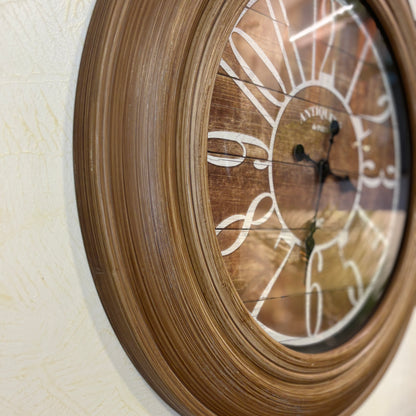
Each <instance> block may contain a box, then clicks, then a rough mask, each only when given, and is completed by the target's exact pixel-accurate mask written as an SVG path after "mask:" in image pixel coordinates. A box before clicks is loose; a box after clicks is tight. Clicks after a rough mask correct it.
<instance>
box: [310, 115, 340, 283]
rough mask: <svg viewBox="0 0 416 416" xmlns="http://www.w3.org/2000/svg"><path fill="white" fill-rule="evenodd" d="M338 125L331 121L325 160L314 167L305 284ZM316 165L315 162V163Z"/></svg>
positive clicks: (329, 172) (336, 122)
mask: <svg viewBox="0 0 416 416" xmlns="http://www.w3.org/2000/svg"><path fill="white" fill-rule="evenodd" d="M339 130H340V128H339V123H338V121H336V120H333V121H332V122H331V125H330V132H331V137H330V139H329V147H328V152H327V156H326V159H322V160H320V161H319V162H318V163H317V164H316V165H317V167H318V181H319V188H318V195H317V198H316V203H315V213H314V216H313V219H312V222H311V225H310V228H309V234H308V235H307V237H306V239H305V250H306V269H305V283H306V273H307V269H308V265H309V260H310V257H311V255H312V252H313V249H314V248H315V238H314V236H315V233H316V230H317V224H316V222H317V216H318V211H319V205H320V203H321V197H322V190H323V186H324V183H325V179H326V178H327V177H328V175H330V174H332V172H331V169H330V167H329V156H330V154H331V150H332V145H333V144H334V138H335V136H336V135H337V134H338V133H339ZM315 163H316V162H315Z"/></svg>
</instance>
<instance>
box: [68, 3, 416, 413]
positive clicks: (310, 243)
mask: <svg viewBox="0 0 416 416" xmlns="http://www.w3.org/2000/svg"><path fill="white" fill-rule="evenodd" d="M370 10H371V12H370ZM398 22H400V25H399V24H398ZM386 39H388V42H386V41H385V40H386ZM414 39H415V33H414V24H413V21H412V20H411V18H409V7H408V4H407V2H405V1H400V2H398V3H397V2H392V1H382V2H374V1H369V2H366V3H365V4H364V3H363V2H356V1H352V2H345V1H330V0H327V1H326V0H316V1H315V0H303V1H298V2H290V1H283V0H282V1H280V0H258V1H249V2H244V1H235V2H222V1H217V0H214V1H202V0H200V1H193V2H190V1H185V0H183V1H173V2H172V1H170V2H168V1H162V2H160V1H142V2H139V3H137V2H133V1H126V2H113V3H110V2H106V1H98V2H97V5H96V8H95V11H94V15H93V18H92V22H91V26H90V29H89V33H88V36H87V40H86V44H85V48H84V54H83V59H82V64H81V71H80V77H79V82H78V90H77V102H76V110H75V119H74V167H75V180H76V187H77V201H78V209H79V214H80V221H81V228H82V232H83V238H84V244H85V248H86V251H87V255H88V260H89V264H90V268H91V271H92V274H93V276H94V280H95V284H96V286H97V290H98V292H99V295H100V298H101V301H102V303H103V305H104V308H105V310H106V312H107V314H108V316H109V318H110V321H111V323H112V325H113V328H114V330H115V332H116V334H117V335H118V337H119V339H120V342H121V344H122V345H123V347H124V348H125V350H126V352H127V354H128V355H129V357H130V359H131V361H132V362H133V364H134V365H135V366H136V367H137V369H138V370H139V371H140V372H141V374H142V375H143V376H144V377H145V378H146V380H147V381H148V382H149V384H150V385H151V386H152V387H153V388H154V389H155V390H156V391H157V392H158V393H159V395H160V396H161V397H162V398H163V399H164V400H165V401H166V402H167V403H168V404H170V405H171V406H172V407H173V408H174V409H176V410H177V411H178V412H179V413H180V414H184V415H188V414H189V415H191V414H201V415H205V414H207V415H208V414H219V415H228V414H230V415H234V414H241V415H245V414H247V415H249V414H258V415H263V414H264V415H272V414H321V413H322V411H323V409H325V411H327V412H329V413H327V414H334V415H335V414H341V413H342V414H349V413H351V412H353V411H354V410H355V409H356V408H357V407H358V406H359V404H360V403H361V402H362V401H363V400H364V399H365V397H366V396H367V395H368V394H369V393H370V391H371V389H372V388H373V387H374V385H375V383H376V382H377V381H378V379H379V378H380V377H381V375H382V374H383V372H384V370H385V368H386V367H387V365H388V363H389V362H390V360H391V358H392V356H393V353H394V351H395V349H396V348H397V346H398V345H399V342H400V338H401V335H402V334H403V332H404V329H405V326H406V322H407V320H408V319H409V317H410V314H411V311H412V309H413V305H414V299H415V290H416V289H415V286H416V285H415V282H414V279H412V274H411V273H412V272H411V271H412V270H413V263H414V260H413V259H414V257H415V254H416V253H415V249H416V244H415V240H414V238H415V237H414V236H415V235H416V234H415V224H414V216H412V215H409V216H408V220H407V221H406V212H410V213H413V212H414V209H415V208H414V195H415V192H414V183H413V180H412V177H413V176H414V173H413V172H411V170H410V166H411V161H412V159H413V157H414V145H413V146H412V145H411V143H414V136H413V134H412V128H414V126H413V124H414V120H415V119H416V117H415V114H414V111H415V110H414V108H415V106H414V104H413V102H414V99H415V98H414V96H413V94H411V93H410V91H411V90H412V86H414V85H416V81H415V75H414V71H412V68H413V64H414V63H415V62H416V60H415V56H414V51H411V50H408V49H409V48H406V47H405V46H406V45H408V44H410V43H411V42H413V41H414ZM137 45H139V46H140V47H138V46H137ZM406 109H407V111H406ZM392 310H394V313H392ZM329 386H331V394H329V393H328V388H329ZM243 392H244V393H243ZM300 397H302V400H300ZM328 409H329V410H328ZM343 412H345V413H343Z"/></svg>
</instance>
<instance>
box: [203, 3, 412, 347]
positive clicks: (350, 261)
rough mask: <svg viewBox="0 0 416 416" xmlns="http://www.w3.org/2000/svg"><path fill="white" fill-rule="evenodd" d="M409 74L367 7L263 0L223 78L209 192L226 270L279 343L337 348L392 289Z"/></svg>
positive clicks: (405, 164) (228, 53) (405, 186)
mask: <svg viewBox="0 0 416 416" xmlns="http://www.w3.org/2000/svg"><path fill="white" fill-rule="evenodd" d="M403 96H404V94H403V91H402V87H401V83H400V75H399V73H398V71H397V69H396V66H395V60H394V57H393V55H392V53H391V51H390V48H389V46H388V43H387V41H386V39H385V37H384V34H383V30H382V28H381V27H380V26H379V25H378V23H377V20H376V19H375V17H374V16H373V15H372V13H371V11H370V10H369V9H368V8H366V7H365V5H364V4H363V3H362V2H359V1H343V0H257V1H256V0H253V1H249V2H248V3H247V5H246V7H245V8H244V10H243V12H242V13H241V15H240V17H239V19H238V21H237V22H236V24H235V26H234V28H233V30H232V33H231V34H230V36H229V39H228V42H227V44H226V47H225V49H224V51H223V55H222V58H221V62H220V65H219V68H218V72H217V75H216V80H215V86H214V91H213V97H212V102H211V107H210V119H209V128H208V131H209V133H208V153H207V169H208V185H209V197H210V204H211V208H212V215H213V220H214V224H215V232H216V235H217V238H218V243H219V247H220V250H221V254H222V256H223V260H224V262H225V266H226V269H227V270H228V273H229V275H230V278H231V279H232V282H233V285H234V287H235V289H236V291H237V292H238V294H239V297H240V299H241V301H242V302H243V303H244V305H245V307H246V308H247V310H248V312H249V313H250V314H251V316H252V317H253V318H254V319H255V320H256V321H257V323H258V324H259V325H260V326H261V327H262V328H263V329H264V330H265V331H266V332H267V333H268V334H269V335H270V336H271V337H272V338H274V339H275V340H277V341H278V342H280V343H282V344H284V345H286V346H289V347H292V348H294V349H298V350H304V351H309V352H321V351H325V350H328V349H331V348H335V347H337V346H339V345H341V344H342V343H344V342H346V341H347V340H348V339H350V338H351V337H352V336H354V334H356V333H357V331H359V330H360V329H361V328H362V326H363V325H364V324H365V322H366V321H368V319H369V318H370V316H371V314H372V313H373V312H374V311H375V309H376V308H377V305H378V304H379V302H380V300H381V299H382V296H383V293H384V292H385V290H386V288H387V287H388V282H389V278H390V276H391V275H392V271H393V269H394V264H395V262H396V260H397V256H398V253H399V250H400V244H401V241H402V238H403V233H404V228H405V221H406V210H407V199H408V193H409V183H408V182H409V169H410V161H409V160H408V158H409V153H410V152H409V148H408V147H409V139H408V135H407V130H408V127H407V119H406V105H405V100H404V98H403Z"/></svg>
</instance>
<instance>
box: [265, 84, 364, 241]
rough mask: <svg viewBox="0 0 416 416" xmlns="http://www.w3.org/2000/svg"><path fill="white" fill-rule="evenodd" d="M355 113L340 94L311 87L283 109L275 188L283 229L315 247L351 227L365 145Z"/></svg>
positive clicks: (275, 156)
mask: <svg viewBox="0 0 416 416" xmlns="http://www.w3.org/2000/svg"><path fill="white" fill-rule="evenodd" d="M350 114H351V112H350V111H349V110H348V107H347V106H346V105H345V104H344V102H343V99H342V97H341V96H339V95H338V94H337V93H336V92H335V91H334V92H333V91H331V90H330V89H328V88H326V87H322V86H319V85H318V86H316V85H313V86H308V87H306V88H303V89H300V91H298V92H297V93H296V94H295V95H294V96H293V97H291V98H289V99H288V100H287V102H286V105H285V106H284V107H283V108H282V109H281V111H280V113H279V118H278V123H277V124H278V125H277V128H276V131H277V133H274V138H272V140H273V139H274V142H273V159H272V162H273V163H271V164H270V165H271V168H270V171H269V174H270V184H271V187H272V193H274V195H275V198H276V206H277V211H278V212H277V214H278V216H279V219H280V221H281V222H282V226H283V227H284V228H285V229H288V230H290V231H291V232H292V234H293V235H294V236H295V237H296V238H297V239H299V240H300V241H305V239H306V238H307V236H308V234H310V228H311V224H312V223H313V224H314V227H315V226H316V231H315V233H314V241H315V244H324V243H326V242H328V241H330V240H332V239H334V238H336V237H337V236H338V235H339V233H340V232H341V231H342V230H344V229H346V228H348V224H349V221H350V219H351V216H352V212H353V211H354V206H355V204H356V199H357V189H358V188H359V166H360V151H361V150H360V146H359V143H358V142H357V139H356V134H355V131H354V126H353V123H352V121H351V118H350Z"/></svg>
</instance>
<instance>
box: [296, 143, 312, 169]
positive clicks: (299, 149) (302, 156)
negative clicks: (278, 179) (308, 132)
mask: <svg viewBox="0 0 416 416" xmlns="http://www.w3.org/2000/svg"><path fill="white" fill-rule="evenodd" d="M293 158H294V159H295V160H296V162H302V161H306V162H311V163H313V164H314V165H315V166H317V165H318V162H315V161H314V160H313V159H311V157H310V156H309V155H308V154H306V153H305V148H304V147H303V145H301V144H297V145H296V146H295V147H294V148H293Z"/></svg>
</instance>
